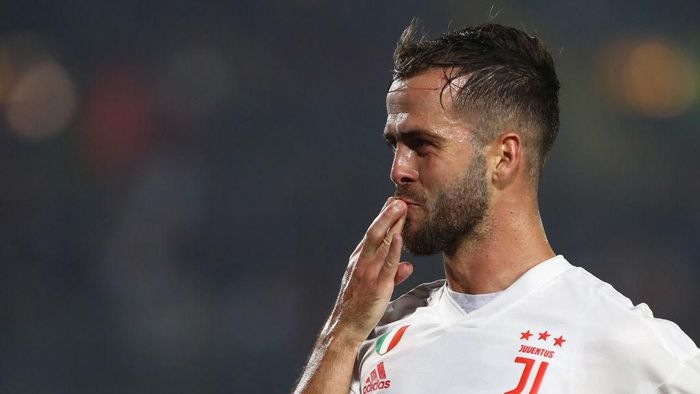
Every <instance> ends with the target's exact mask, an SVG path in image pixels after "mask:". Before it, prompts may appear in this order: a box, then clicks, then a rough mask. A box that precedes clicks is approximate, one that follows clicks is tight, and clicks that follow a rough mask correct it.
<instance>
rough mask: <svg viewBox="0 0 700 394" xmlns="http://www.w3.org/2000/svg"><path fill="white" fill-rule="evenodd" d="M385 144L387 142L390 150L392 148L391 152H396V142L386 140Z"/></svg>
mask: <svg viewBox="0 0 700 394" xmlns="http://www.w3.org/2000/svg"><path fill="white" fill-rule="evenodd" d="M385 142H386V144H387V146H389V148H391V150H392V151H393V152H395V151H396V141H393V140H390V139H388V138H387V139H386V140H385Z"/></svg>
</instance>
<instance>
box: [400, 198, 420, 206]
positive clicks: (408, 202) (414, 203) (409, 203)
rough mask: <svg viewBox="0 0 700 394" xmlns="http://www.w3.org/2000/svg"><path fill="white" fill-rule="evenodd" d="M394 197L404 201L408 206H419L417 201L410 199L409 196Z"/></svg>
mask: <svg viewBox="0 0 700 394" xmlns="http://www.w3.org/2000/svg"><path fill="white" fill-rule="evenodd" d="M396 198H398V199H399V200H401V201H403V202H405V203H406V205H408V206H409V207H411V206H414V207H417V206H420V204H418V203H417V202H415V201H413V200H411V199H409V198H406V197H401V196H396Z"/></svg>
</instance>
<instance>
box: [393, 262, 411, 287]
mask: <svg viewBox="0 0 700 394" xmlns="http://www.w3.org/2000/svg"><path fill="white" fill-rule="evenodd" d="M412 273H413V264H411V263H409V262H408V261H402V262H400V263H399V267H398V268H397V269H396V275H394V286H397V285H399V284H400V283H401V282H403V281H405V280H406V279H407V278H408V277H409V276H411V274H412Z"/></svg>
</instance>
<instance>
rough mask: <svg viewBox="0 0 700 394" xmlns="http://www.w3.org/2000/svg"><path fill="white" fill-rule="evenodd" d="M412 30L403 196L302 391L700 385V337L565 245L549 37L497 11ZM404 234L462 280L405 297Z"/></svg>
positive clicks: (367, 250) (329, 328)
mask: <svg viewBox="0 0 700 394" xmlns="http://www.w3.org/2000/svg"><path fill="white" fill-rule="evenodd" d="M415 30H416V26H415V24H414V23H412V24H411V25H409V27H408V28H407V29H406V30H405V31H404V33H403V34H402V36H401V39H400V40H399V43H398V46H397V49H396V52H395V55H394V63H395V72H394V78H393V83H392V84H391V87H390V88H389V92H388V94H387V99H386V101H387V112H388V116H387V123H386V127H385V130H384V136H385V138H386V139H387V141H388V142H389V143H390V144H391V146H392V147H393V150H394V161H393V165H392V168H391V179H392V181H393V182H394V184H395V185H396V195H395V196H394V197H392V198H389V199H388V200H387V202H386V204H385V205H384V208H383V209H382V211H381V213H380V214H379V216H377V218H376V219H375V220H374V222H373V223H372V224H371V225H370V227H369V229H368V230H367V233H366V234H365V236H364V238H363V239H362V241H360V243H359V245H358V246H357V248H356V249H355V251H354V252H353V253H352V255H351V257H350V263H349V265H348V267H347V270H346V272H345V275H344V277H343V280H342V285H341V289H340V294H339V295H338V299H337V301H336V304H335V307H334V309H333V312H332V313H331V316H330V317H329V319H328V321H327V323H326V325H325V326H324V327H323V329H322V331H321V333H320V335H319V338H318V341H317V343H316V345H315V348H314V350H313V352H312V354H311V356H310V358H309V361H308V364H307V366H306V369H305V371H304V373H303V375H302V377H301V379H300V381H299V384H298V386H297V388H296V392H298V393H324V394H328V393H347V392H348V391H349V392H352V393H357V394H360V393H361V394H369V393H381V394H384V393H402V394H405V393H429V392H433V393H513V394H514V393H538V392H541V393H597V394H598V393H651V392H664V393H700V350H699V349H698V348H697V346H696V345H695V344H694V343H693V342H692V340H690V338H688V337H687V336H686V335H685V334H684V333H683V332H682V331H681V330H680V329H679V328H678V327H677V326H676V325H675V324H673V323H671V322H668V321H665V320H660V319H654V318H653V316H652V314H651V311H650V310H649V309H648V307H647V306H646V305H645V304H640V305H637V306H634V305H633V304H632V303H631V302H630V301H629V300H628V299H627V298H625V297H624V296H623V295H621V294H619V293H618V292H616V291H615V290H614V289H613V288H612V287H611V286H610V285H608V284H606V283H605V282H602V281H600V280H599V279H597V278H595V277H594V276H592V275H591V274H589V273H588V272H586V271H585V270H583V269H582V268H578V267H574V266H572V265H571V264H569V263H568V262H567V261H566V260H565V259H564V257H562V256H560V255H556V254H555V253H554V251H553V250H552V248H551V246H550V245H549V242H548V241H547V237H546V235H545V231H544V228H543V225H542V221H541V219H540V214H539V208H538V198H537V192H538V183H539V179H540V173H541V170H542V167H543V164H544V161H545V157H546V155H547V152H548V151H549V150H550V148H551V146H552V144H553V142H554V139H555V137H556V134H557V130H558V126H559V108H558V90H559V82H558V80H557V76H556V73H555V71H554V66H553V61H552V58H551V55H550V54H549V53H548V52H547V51H546V50H545V49H544V47H543V45H542V43H541V42H540V41H539V40H537V39H536V38H534V37H531V36H529V35H527V34H526V33H524V32H522V31H519V30H517V29H513V28H508V27H504V26H500V25H495V24H487V25H482V26H478V27H473V28H466V29H463V30H460V31H456V32H450V33H447V34H444V35H442V36H441V37H440V38H438V39H436V40H426V39H416V38H415V37H414V36H415V33H414V32H415ZM402 246H403V247H405V248H406V249H408V250H409V251H411V252H413V253H415V254H419V255H425V254H433V253H438V252H441V253H442V254H443V257H444V267H445V277H446V280H441V281H436V282H433V283H428V284H424V285H421V286H419V287H417V288H415V289H414V290H412V291H411V292H409V293H408V294H405V295H403V296H402V297H400V298H398V299H397V300H395V301H393V302H391V303H389V300H390V297H391V295H392V292H393V289H394V286H395V285H396V284H398V283H400V282H402V281H403V280H405V279H406V278H407V277H408V276H409V275H410V274H411V272H412V270H413V269H412V266H411V264H410V263H407V262H399V260H400V256H401V250H402Z"/></svg>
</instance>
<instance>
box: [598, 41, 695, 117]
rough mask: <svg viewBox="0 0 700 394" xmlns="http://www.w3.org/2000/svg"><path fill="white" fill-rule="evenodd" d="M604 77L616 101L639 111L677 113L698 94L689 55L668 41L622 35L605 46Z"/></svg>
mask: <svg viewBox="0 0 700 394" xmlns="http://www.w3.org/2000/svg"><path fill="white" fill-rule="evenodd" d="M601 59H602V77H603V82H604V87H605V89H606V92H607V94H608V95H609V97H610V98H612V99H613V101H615V102H617V103H618V104H620V105H621V106H623V107H626V108H628V109H629V110H632V111H634V112H636V113H638V114H641V115H645V116H651V117H669V116H677V115H680V114H682V113H684V112H685V111H687V110H688V109H689V108H690V107H691V106H692V105H693V104H694V103H695V100H696V98H697V92H698V75H697V72H696V67H695V65H694V62H693V60H692V58H691V57H690V56H688V55H687V54H686V52H684V51H683V50H682V49H681V48H678V47H677V46H675V45H673V44H672V43H669V42H667V41H664V40H661V39H658V38H652V39H644V40H641V39H635V40H629V39H622V40H618V41H615V42H613V43H612V44H610V45H608V46H607V47H605V48H604V49H603V53H602V56H601Z"/></svg>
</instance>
